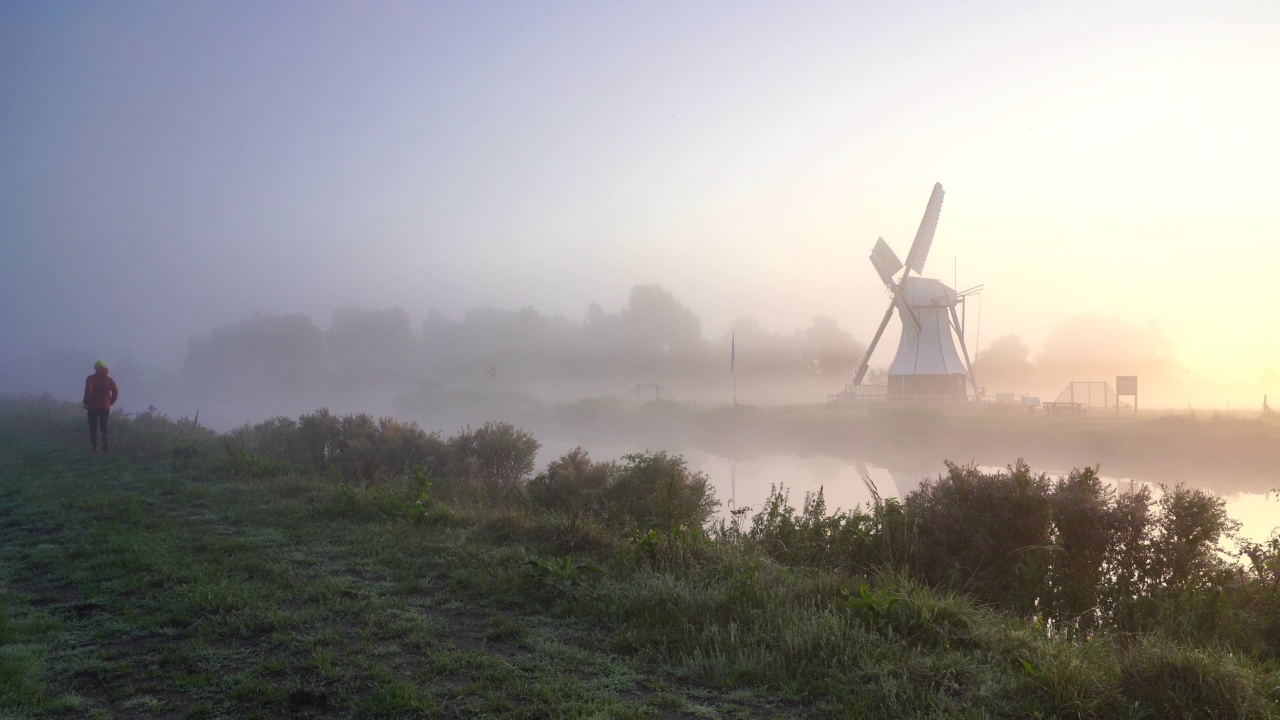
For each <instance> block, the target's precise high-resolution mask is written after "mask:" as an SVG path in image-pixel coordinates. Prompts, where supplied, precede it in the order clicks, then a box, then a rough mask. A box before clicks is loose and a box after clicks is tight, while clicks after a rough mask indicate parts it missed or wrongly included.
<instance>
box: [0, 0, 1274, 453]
mask: <svg viewBox="0 0 1280 720" xmlns="http://www.w3.org/2000/svg"><path fill="white" fill-rule="evenodd" d="M1103 17H1105V19H1106V21H1105V22H1100V20H1099V19H1100V18H1103ZM1278 81H1280V8H1278V7H1277V6H1275V5H1274V4H1262V3H1238V4H1227V5H1218V6H1215V7H1213V8H1207V7H1202V6H1201V4H1197V3H1189V2H1187V3H1172V4H1165V5H1162V6H1161V11H1160V14H1159V17H1153V16H1152V15H1151V14H1150V13H1149V12H1148V8H1146V6H1145V5H1143V4H1140V3H1121V4H1119V5H1117V4H1114V3H1108V4H1105V5H1103V4H1100V3H1084V4H1076V5H1073V6H1071V7H1069V8H1067V7H1063V8H1013V7H1005V6H1001V5H998V4H989V5H987V6H985V7H982V8H965V9H960V8H951V7H949V6H946V5H944V4H938V5H934V4H928V3H913V4H904V5H898V6H894V7H892V8H879V7H870V6H859V5H856V4H850V3H822V2H817V3H806V4H802V5H799V6H788V7H787V8H786V9H783V8H781V7H779V6H768V5H760V6H743V5H741V4H732V3H699V4H697V5H695V6H688V5H685V4H674V3H673V4H658V5H653V4H627V3H609V4H606V5H599V4H589V3H558V4H553V5H528V4H520V3H504V4H489V5H484V6H454V5H449V4H431V3H407V4H398V3H373V2H370V3H361V2H355V3H327V4H319V3H298V4H289V3H279V4H271V5H262V4H256V3H184V4H173V3H118V4H112V5H110V6H102V5H95V4H88V3H83V4H81V3H59V4H55V5H49V4H46V3H34V2H32V3H24V2H16V3H5V4H4V6H3V7H2V8H0V243H2V244H3V248H2V249H3V262H2V263H0V392H9V393H12V392H50V393H53V394H54V395H57V396H59V397H65V398H70V399H78V395H79V391H80V385H81V382H82V379H83V377H84V376H85V375H86V374H88V372H89V368H90V365H91V364H92V362H93V361H94V360H96V359H103V360H105V361H107V363H108V365H109V366H110V367H111V368H112V373H113V375H114V376H116V377H117V378H118V380H119V381H120V384H121V389H122V392H123V400H122V403H123V405H124V407H126V408H127V409H130V410H135V411H136V410H140V409H142V408H145V407H146V406H147V405H150V404H154V405H157V406H158V407H160V408H161V409H162V410H164V411H166V412H170V413H172V414H175V415H191V414H194V412H195V411H197V410H200V411H201V413H202V415H201V417H202V418H204V419H205V421H206V422H208V423H211V424H213V425H214V426H216V427H223V428H225V427H230V426H232V425H234V424H237V423H240V422H246V421H251V420H255V419H261V418H263V417H266V416H271V415H276V414H297V413H299V412H305V411H308V410H311V409H314V408H316V407H319V406H327V407H330V408H333V409H335V410H337V411H368V412H371V413H375V414H381V413H403V414H409V415H414V414H417V415H421V414H423V413H424V412H425V411H424V409H423V408H426V407H431V408H436V409H439V408H442V407H457V408H469V409H467V410H459V411H458V412H457V413H455V414H448V413H445V414H442V415H437V416H435V417H436V418H437V419H438V422H439V423H441V424H442V426H443V427H444V428H445V429H450V427H449V426H447V425H444V424H445V423H454V422H463V421H470V420H472V419H473V418H475V417H483V415H484V414H485V412H486V411H485V410H483V408H492V407H498V406H502V407H513V406H514V407H518V406H522V404H523V405H524V406H528V405H529V404H531V403H539V402H577V401H580V400H582V399H583V398H599V397H614V396H617V395H620V394H625V393H626V391H628V390H629V389H632V388H635V387H636V386H658V387H660V388H662V390H661V392H666V393H669V394H670V396H671V397H674V398H675V399H677V400H679V401H682V402H695V403H702V404H707V405H716V404H725V405H727V404H731V403H732V402H733V398H734V391H735V388H734V382H735V380H734V378H733V377H732V376H731V375H730V372H729V370H730V355H731V353H732V354H733V355H734V364H735V368H736V371H737V373H736V394H737V398H738V400H739V402H740V403H742V404H745V405H757V406H763V405H770V404H797V403H798V404H809V403H814V404H818V403H823V402H825V400H826V397H827V395H828V394H830V393H834V392H838V391H839V390H840V389H841V388H842V387H843V386H844V384H845V383H847V382H848V379H849V375H850V373H851V372H852V369H853V366H854V365H855V364H856V362H857V359H858V357H859V356H860V353H861V351H862V349H863V348H864V347H865V344H866V343H867V342H869V340H870V336H871V334H872V333H873V332H874V328H875V325H876V323H877V322H878V319H879V317H880V315H881V314H882V313H883V311H884V308H885V306H886V304H887V302H888V300H887V297H886V295H885V292H884V288H883V287H882V286H881V284H880V282H879V280H878V279H877V277H876V274H875V272H874V270H873V269H872V267H871V266H870V264H869V263H868V262H867V260H866V257H867V255H868V253H869V252H870V248H871V246H872V244H873V243H874V241H875V239H876V237H878V236H883V237H885V238H886V240H887V241H889V242H890V244H891V245H892V246H893V247H895V248H896V249H897V250H898V251H899V253H905V250H906V246H907V245H908V244H909V241H910V238H911V237H912V236H913V235H914V233H915V229H916V225H917V224H918V223H919V219H920V214H921V211H922V210H923V208H924V204H925V201H926V200H927V198H928V194H929V191H930V188H931V187H932V185H933V183H934V182H935V181H940V182H942V183H943V185H944V186H945V187H946V189H947V197H946V202H945V204H944V206H943V211H942V216H941V222H940V224H939V228H938V234H937V237H936V239H935V242H934V245H933V249H932V252H931V254H930V260H929V264H928V266H927V268H926V272H925V275H927V276H932V277H937V278H940V279H942V280H943V281H944V282H947V283H948V284H953V285H955V286H956V287H958V288H964V287H968V286H971V285H975V284H978V283H983V284H985V290H984V291H983V293H982V294H981V295H980V296H976V297H974V298H971V299H970V301H969V304H968V307H967V308H966V318H967V327H966V331H967V332H966V335H967V341H968V343H969V346H970V347H971V348H972V349H974V350H976V351H977V360H976V365H975V372H976V373H977V375H978V377H979V384H981V385H983V386H985V387H986V389H987V390H988V392H989V393H995V392H1014V393H1020V394H1021V393H1026V394H1035V395H1040V396H1042V397H1044V398H1046V399H1051V398H1052V397H1055V396H1056V394H1057V393H1058V392H1059V391H1060V390H1061V388H1062V386H1063V385H1064V384H1065V383H1066V382H1069V381H1072V380H1104V381H1109V382H1114V377H1115V376H1116V375H1120V374H1125V375H1138V376H1139V377H1140V392H1141V393H1142V395H1141V396H1140V397H1141V401H1142V402H1143V404H1144V407H1171V408H1179V409H1185V408H1186V407H1187V406H1188V405H1191V406H1192V408H1193V409H1197V408H1198V409H1203V410H1206V411H1209V410H1215V409H1221V410H1226V409H1228V408H1230V409H1232V410H1236V409H1243V408H1249V409H1258V408H1259V407H1260V405H1261V398H1262V395H1264V394H1267V393H1272V394H1275V393H1280V383H1277V382H1276V380H1277V379H1280V376H1278V375H1277V369H1278V366H1280V360H1277V358H1280V336H1275V335H1274V334H1272V333H1268V332H1266V331H1265V324H1263V325H1261V326H1260V325H1259V321H1260V318H1262V317H1264V316H1265V315H1264V313H1265V312H1266V311H1265V308H1267V307H1268V306H1269V301H1270V299H1271V298H1270V295H1271V293H1270V289H1271V287H1272V286H1273V285H1274V283H1275V280H1276V277H1275V268H1277V267H1280V243H1276V242H1275V240H1276V238H1277V237H1278V236H1280V232H1278V231H1280V224H1278V222H1280V221H1277V219H1276V218H1275V216H1274V213H1273V212H1271V210H1270V209H1271V206H1272V205H1273V204H1274V195H1275V192H1274V191H1275V190H1276V189H1277V187H1276V183H1277V181H1276V179H1275V175H1274V168H1275V167H1276V165H1277V160H1280V139H1278V138H1277V136H1276V135H1275V133H1274V131H1273V129H1274V127H1276V126H1277V124H1278V122H1280V100H1278V99H1277V98H1276V97H1275V94H1274V93H1262V92H1258V88H1265V87H1275V86H1276V85H1277V82H1278ZM896 328H897V325H896V321H894V324H892V325H891V326H890V330H889V332H888V333H887V335H886V337H885V340H884V341H882V342H881V343H880V345H879V347H878V350H877V353H876V355H875V357H874V358H873V362H872V365H873V367H875V368H883V367H884V366H885V365H887V364H888V361H889V359H890V358H891V357H892V353H893V348H894V346H895V345H896V333H897V329H896ZM655 392H658V391H656V390H655ZM498 400H501V402H498ZM475 408H481V410H476V409H475Z"/></svg>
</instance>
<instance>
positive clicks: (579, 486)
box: [527, 447, 617, 510]
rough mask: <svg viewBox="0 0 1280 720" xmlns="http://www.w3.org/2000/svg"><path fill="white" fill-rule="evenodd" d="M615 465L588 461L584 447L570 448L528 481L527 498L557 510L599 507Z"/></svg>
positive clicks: (589, 459)
mask: <svg viewBox="0 0 1280 720" xmlns="http://www.w3.org/2000/svg"><path fill="white" fill-rule="evenodd" d="M616 467H617V466H616V464H615V463H613V462H592V461H591V458H590V457H589V456H588V455H587V453H586V451H585V450H583V449H582V448H580V447H578V448H574V449H573V450H570V451H569V452H567V453H565V454H564V455H563V456H562V457H560V458H559V459H558V460H553V461H551V462H550V463H549V464H548V465H547V469H546V470H544V471H543V472H541V473H539V474H538V476H537V477H535V478H533V479H532V480H530V481H529V484H528V487H527V491H528V495H529V499H530V500H531V501H533V502H534V503H536V504H538V505H541V506H542V507H545V508H553V509H557V510H578V509H582V508H593V509H599V508H600V507H601V501H602V500H603V497H604V489H605V487H606V486H607V485H608V484H609V478H610V477H611V476H612V475H613V473H614V471H615V469H616Z"/></svg>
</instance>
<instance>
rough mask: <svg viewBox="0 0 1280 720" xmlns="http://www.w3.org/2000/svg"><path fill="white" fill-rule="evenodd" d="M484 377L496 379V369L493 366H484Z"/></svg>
mask: <svg viewBox="0 0 1280 720" xmlns="http://www.w3.org/2000/svg"><path fill="white" fill-rule="evenodd" d="M484 376H485V377H487V378H491V377H498V368H496V367H494V366H493V365H488V366H486V367H485V369H484Z"/></svg>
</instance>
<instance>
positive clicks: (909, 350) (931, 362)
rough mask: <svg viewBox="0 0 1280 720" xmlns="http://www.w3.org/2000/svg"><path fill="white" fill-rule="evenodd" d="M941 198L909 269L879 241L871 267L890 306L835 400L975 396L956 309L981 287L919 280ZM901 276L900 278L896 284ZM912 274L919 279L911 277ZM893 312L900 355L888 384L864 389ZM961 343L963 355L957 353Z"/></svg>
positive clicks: (932, 202)
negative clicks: (898, 323)
mask: <svg viewBox="0 0 1280 720" xmlns="http://www.w3.org/2000/svg"><path fill="white" fill-rule="evenodd" d="M942 196H943V191H942V185H941V184H940V183H939V184H935V185H934V186H933V195H932V196H930V198H929V204H928V206H926V208H925V211H924V218H922V219H921V220H920V229H919V230H918V231H917V232H916V239H915V241H914V242H912V243H911V251H910V252H908V253H907V262H906V264H905V265H904V264H903V262H902V261H901V260H899V259H898V256H897V255H896V254H894V252H893V250H892V249H891V248H890V247H889V245H888V243H886V242H885V241H884V238H879V239H878V240H876V244H875V247H874V248H872V250H871V264H872V266H874V267H875V269H876V274H878V275H879V276H880V281H881V282H883V283H884V286H885V288H886V289H887V290H888V291H889V295H890V300H889V307H888V309H887V310H885V313H884V319H883V320H881V321H880V327H879V328H878V329H877V330H876V334H875V336H874V337H872V338H871V344H870V345H868V346H867V352H866V353H865V354H864V355H863V356H862V361H861V362H859V363H858V368H857V370H856V371H854V374H853V384H851V385H849V386H847V387H846V388H845V390H844V392H842V393H840V394H839V395H834V396H832V397H831V400H832V401H848V400H861V399H866V400H872V399H875V400H881V399H883V400H888V401H891V402H892V401H899V402H941V401H950V400H967V399H968V398H969V397H970V389H972V392H973V393H974V394H975V395H976V394H977V393H978V384H977V382H976V381H975V379H974V377H973V367H972V365H971V364H970V362H969V350H968V348H967V347H965V343H964V322H963V321H962V319H961V315H960V314H959V313H957V312H956V308H957V307H958V306H959V307H961V308H962V309H963V305H964V299H965V297H966V296H968V295H972V294H974V293H977V292H980V291H981V290H982V286H981V285H978V286H977V287H973V288H970V289H968V290H965V291H964V292H956V291H955V289H953V288H950V287H947V286H946V285H945V284H943V282H942V281H940V280H935V279H933V278H926V277H919V275H920V274H921V273H922V272H923V271H924V262H925V259H926V258H927V257H928V255H929V248H930V247H931V246H932V245H933V236H934V233H935V232H936V231H937V229H938V216H939V215H940V214H941V212H942ZM899 271H901V272H902V275H901V277H898V278H897V279H896V280H895V279H894V278H895V276H897V275H898V272H899ZM912 272H914V273H916V276H914V277H913V276H911V273H912ZM895 309H896V310H897V311H898V318H899V319H900V320H901V321H902V335H901V336H900V337H899V339H898V352H897V353H896V354H895V355H894V357H893V363H891V364H890V365H889V380H888V385H887V386H880V387H874V388H873V387H862V381H863V378H865V377H866V375H867V368H868V366H869V365H870V362H871V354H872V353H874V352H875V350H876V344H877V343H879V342H880V336H881V335H883V334H884V330H885V327H887V326H888V324H889V319H890V318H892V317H893V311H894V310H895ZM957 341H958V342H959V345H960V348H959V352H957V350H956V343H957Z"/></svg>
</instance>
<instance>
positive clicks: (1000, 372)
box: [973, 335, 1036, 392]
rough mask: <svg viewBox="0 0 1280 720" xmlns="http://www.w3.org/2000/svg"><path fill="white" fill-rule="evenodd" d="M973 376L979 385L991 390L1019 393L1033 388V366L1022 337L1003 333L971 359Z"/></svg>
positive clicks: (1034, 374) (1034, 372) (1034, 368)
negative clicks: (974, 358)
mask: <svg viewBox="0 0 1280 720" xmlns="http://www.w3.org/2000/svg"><path fill="white" fill-rule="evenodd" d="M973 375H974V377H975V378H977V381H978V384H979V385H980V386H982V387H985V388H987V389H988V390H990V391H993V392H994V391H997V390H999V391H1005V392H1021V391H1027V390H1030V389H1032V388H1031V385H1032V384H1033V383H1034V382H1035V379H1036V366H1035V365H1034V364H1032V362H1031V350H1030V349H1028V348H1027V346H1026V344H1025V343H1023V342H1022V338H1020V337H1018V336H1017V335H1005V336H1004V337H1002V338H1000V339H998V340H995V341H993V342H992V343H991V344H990V345H988V346H987V347H986V349H985V350H983V351H982V353H981V354H980V355H979V356H978V358H977V359H976V360H974V361H973Z"/></svg>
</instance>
